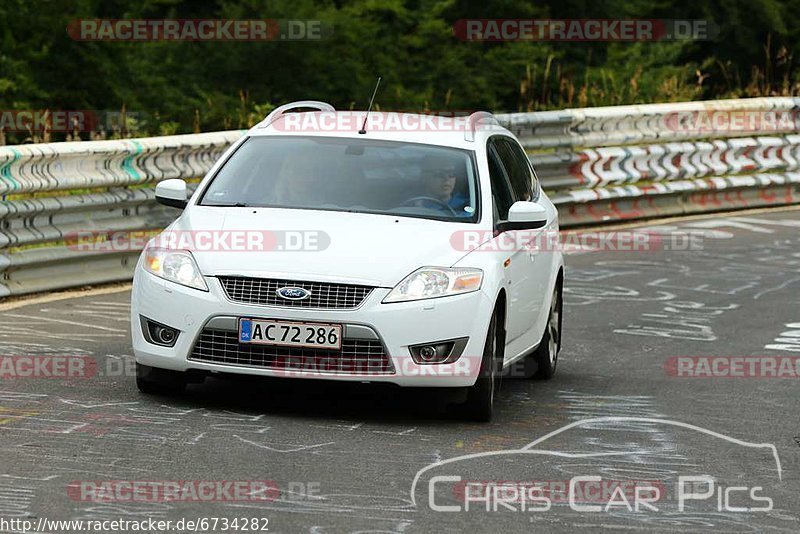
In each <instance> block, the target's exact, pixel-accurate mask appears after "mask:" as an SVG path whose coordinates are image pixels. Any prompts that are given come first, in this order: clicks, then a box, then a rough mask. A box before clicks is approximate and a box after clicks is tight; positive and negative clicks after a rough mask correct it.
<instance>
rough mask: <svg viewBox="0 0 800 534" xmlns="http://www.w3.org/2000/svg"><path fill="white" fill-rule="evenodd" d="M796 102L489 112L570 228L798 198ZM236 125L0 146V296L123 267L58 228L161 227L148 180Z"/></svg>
mask: <svg viewBox="0 0 800 534" xmlns="http://www.w3.org/2000/svg"><path fill="white" fill-rule="evenodd" d="M798 111H800V98H754V99H744V100H717V101H709V102H686V103H676V104H651V105H640V106H620V107H608V108H587V109H573V110H563V111H547V112H534V113H515V114H506V115H496V118H497V119H498V120H499V121H500V122H501V123H502V124H504V125H506V126H507V127H508V128H509V129H510V130H512V131H513V132H514V133H515V134H516V135H517V136H519V138H520V140H521V141H522V143H523V145H525V147H526V149H527V150H528V151H529V154H530V158H531V161H532V162H533V164H534V167H535V168H536V170H537V173H538V174H539V178H540V180H541V182H542V185H543V187H544V188H545V189H546V190H547V191H548V193H549V194H550V195H551V198H552V199H553V201H554V202H555V203H556V205H557V206H558V207H559V211H560V214H561V222H562V226H563V227H571V226H585V225H596V224H603V223H609V222H619V221H623V220H633V219H644V218H655V217H664V216H672V215H680V214H689V213H702V212H712V211H723V210H732V209H737V208H746V207H755V206H777V205H785V204H793V203H797V202H800V135H798V130H797V127H796V121H795V120H794V119H795V115H794V114H795V113H796V112H798ZM720 114H721V116H722V117H723V118H725V119H726V120H725V121H723V123H720V122H719V121H716V119H717V118H719V116H720ZM737 114H739V115H737ZM737 116H738V117H742V116H743V117H744V122H743V123H742V124H739V125H738V126H736V127H733V128H731V124H732V123H733V122H734V121H735V120H737V119H736V117H737ZM753 117H755V118H756V119H757V120H756V121H755V123H754V126H753V127H752V128H750V127H748V125H747V121H748V120H749V119H751V118H753ZM787 117H788V119H787ZM765 125H766V128H765ZM698 126H700V127H698ZM242 133H243V132H241V131H229V132H215V133H206V134H197V135H179V136H169V137H152V138H146V139H127V140H119V141H93V142H75V143H52V144H38V145H23V146H6V147H0V298H2V297H4V296H8V295H19V294H25V293H33V292H40V291H50V290H55V289H63V288H68V287H76V286H83V285H89V284H99V283H106V282H113V281H122V280H128V279H130V277H131V274H132V270H133V267H134V265H135V263H136V258H137V256H138V254H139V249H138V248H136V247H132V248H131V247H123V249H122V250H115V248H114V247H113V246H111V247H109V249H108V250H100V251H97V250H96V249H93V250H91V251H84V250H82V249H81V246H80V243H75V242H71V239H72V238H74V237H75V236H76V235H78V233H79V232H84V233H85V232H92V231H96V232H100V233H103V232H109V231H120V232H139V231H140V232H148V231H152V232H155V231H157V230H158V229H160V228H163V227H164V226H166V225H167V224H168V223H169V222H170V219H171V218H172V217H174V215H175V212H174V210H170V209H169V208H164V207H161V206H159V205H158V204H156V203H155V200H154V184H155V183H156V182H158V181H160V180H165V179H168V178H184V179H192V178H199V177H201V176H202V175H204V174H205V173H206V172H207V171H208V170H209V169H210V168H211V166H212V165H213V163H214V161H215V160H216V159H217V158H219V156H220V155H221V154H222V153H223V152H224V150H225V149H226V148H227V147H228V146H229V145H230V144H231V143H233V142H234V141H235V140H236V139H238V138H239V137H240V136H241V135H242Z"/></svg>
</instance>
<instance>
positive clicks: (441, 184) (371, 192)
mask: <svg viewBox="0 0 800 534" xmlns="http://www.w3.org/2000/svg"><path fill="white" fill-rule="evenodd" d="M200 204H201V205H202V206H240V207H275V208H296V209H316V210H333V211H349V212H360V213H378V214H385V215H400V216H409V217H421V218H427V219H437V220H444V221H459V222H475V221H476V220H477V217H478V193H477V180H476V175H475V165H474V158H473V153H472V152H471V151H467V150H460V149H455V148H445V147H438V146H431V145H423V144H417V143H404V142H398V141H375V140H369V139H339V138H321V137H275V136H264V137H251V138H250V139H248V140H247V141H245V142H244V143H243V144H242V146H241V147H239V149H238V150H236V152H235V153H234V154H233V155H232V156H231V157H230V159H228V161H227V162H226V163H225V164H224V165H223V166H222V168H221V169H220V170H219V171H218V172H217V174H216V176H215V177H214V179H213V180H212V181H211V184H210V185H209V186H208V187H207V189H206V191H205V193H204V194H203V197H202V200H201V201H200Z"/></svg>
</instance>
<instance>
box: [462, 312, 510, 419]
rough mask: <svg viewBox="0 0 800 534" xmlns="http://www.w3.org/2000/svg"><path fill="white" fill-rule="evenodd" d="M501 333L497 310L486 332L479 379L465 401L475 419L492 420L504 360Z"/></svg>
mask: <svg viewBox="0 0 800 534" xmlns="http://www.w3.org/2000/svg"><path fill="white" fill-rule="evenodd" d="M500 328H502V327H500ZM499 333H500V330H498V325H497V312H496V311H495V312H494V313H493V314H492V319H491V321H490V322H489V331H488V332H487V333H486V343H485V345H484V348H483V357H482V358H481V368H480V371H479V373H478V380H477V381H476V382H475V385H473V386H472V387H471V388H469V390H468V392H467V401H466V402H465V403H464V410H465V412H466V416H467V417H468V418H469V419H471V420H473V421H480V422H489V421H491V420H492V412H493V411H494V394H495V392H496V391H497V390H499V389H500V370H499V369H498V366H499V365H500V364H499V362H502V361H503V360H502V354H503V345H502V343H503V339H502V336H501V335H499Z"/></svg>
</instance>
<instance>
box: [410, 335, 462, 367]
mask: <svg viewBox="0 0 800 534" xmlns="http://www.w3.org/2000/svg"><path fill="white" fill-rule="evenodd" d="M467 340H468V338H466V337H464V338H460V339H451V340H447V341H434V342H432V343H422V344H420V345H412V346H410V347H408V349H409V351H410V352H411V357H412V358H413V359H414V362H416V363H419V364H431V363H453V362H454V361H456V360H457V359H458V358H459V356H461V353H462V352H463V351H464V347H466V345H467Z"/></svg>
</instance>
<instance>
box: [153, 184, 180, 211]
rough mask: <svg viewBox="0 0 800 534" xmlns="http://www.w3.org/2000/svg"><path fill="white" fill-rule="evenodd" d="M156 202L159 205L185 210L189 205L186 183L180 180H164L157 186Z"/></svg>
mask: <svg viewBox="0 0 800 534" xmlns="http://www.w3.org/2000/svg"><path fill="white" fill-rule="evenodd" d="M156 201H157V202H158V203H159V204H164V205H165V206H170V207H173V208H180V209H183V208H185V207H186V204H187V203H188V201H187V198H186V182H184V181H183V180H180V179H178V178H174V179H172V180H164V181H163V182H159V183H158V185H156Z"/></svg>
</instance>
